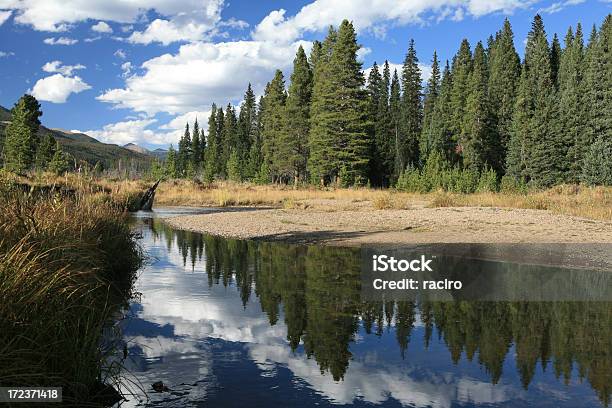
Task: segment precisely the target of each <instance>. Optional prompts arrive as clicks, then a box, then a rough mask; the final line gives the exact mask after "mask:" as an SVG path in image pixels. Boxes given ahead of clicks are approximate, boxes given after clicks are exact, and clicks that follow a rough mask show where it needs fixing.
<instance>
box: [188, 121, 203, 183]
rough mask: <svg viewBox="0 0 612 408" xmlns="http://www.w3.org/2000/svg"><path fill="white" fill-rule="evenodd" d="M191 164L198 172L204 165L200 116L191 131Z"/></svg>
mask: <svg viewBox="0 0 612 408" xmlns="http://www.w3.org/2000/svg"><path fill="white" fill-rule="evenodd" d="M191 164H192V166H193V168H194V170H195V172H196V173H197V172H198V171H199V170H200V167H201V165H202V143H201V141H200V125H199V124H198V118H196V119H195V121H194V123H193V130H192V132H191Z"/></svg>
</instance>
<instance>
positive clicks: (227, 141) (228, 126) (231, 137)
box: [220, 103, 238, 178]
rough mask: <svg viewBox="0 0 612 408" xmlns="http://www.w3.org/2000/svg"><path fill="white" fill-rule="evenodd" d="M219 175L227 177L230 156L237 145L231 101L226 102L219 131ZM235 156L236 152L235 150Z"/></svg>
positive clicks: (236, 130)
mask: <svg viewBox="0 0 612 408" xmlns="http://www.w3.org/2000/svg"><path fill="white" fill-rule="evenodd" d="M221 135H222V137H221V140H222V142H221V145H222V149H221V157H220V159H221V161H222V162H221V176H222V177H223V178H227V176H228V168H227V165H228V163H229V159H230V156H231V154H232V152H234V151H236V148H237V146H238V118H237V117H236V110H235V109H234V107H233V106H232V104H231V103H228V104H227V107H226V108H225V117H224V122H223V131H222V133H221ZM236 157H238V152H237V151H236Z"/></svg>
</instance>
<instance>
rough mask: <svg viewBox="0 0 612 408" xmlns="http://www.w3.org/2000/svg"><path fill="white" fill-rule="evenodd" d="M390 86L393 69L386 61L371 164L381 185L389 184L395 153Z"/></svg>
mask: <svg viewBox="0 0 612 408" xmlns="http://www.w3.org/2000/svg"><path fill="white" fill-rule="evenodd" d="M390 86H391V71H390V69H389V62H388V61H385V65H384V67H383V74H382V80H381V83H380V95H379V97H378V109H377V111H376V118H375V124H374V155H373V165H372V166H371V167H372V168H373V169H374V171H375V177H374V180H373V181H374V182H375V183H376V184H377V185H380V186H389V184H390V177H391V174H392V173H393V159H394V155H393V149H392V143H393V135H394V134H393V129H392V120H391V110H390V107H389V93H390Z"/></svg>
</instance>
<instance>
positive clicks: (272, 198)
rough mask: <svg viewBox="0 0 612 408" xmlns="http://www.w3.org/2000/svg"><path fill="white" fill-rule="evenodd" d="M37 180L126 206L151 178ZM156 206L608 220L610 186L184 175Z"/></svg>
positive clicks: (163, 187) (163, 190) (162, 189)
mask: <svg viewBox="0 0 612 408" xmlns="http://www.w3.org/2000/svg"><path fill="white" fill-rule="evenodd" d="M38 182H39V183H40V184H47V185H48V184H51V183H64V184H66V185H68V186H72V187H73V188H75V189H76V190H78V191H87V193H88V194H90V195H91V196H92V197H93V198H95V197H98V198H99V199H100V200H111V201H112V202H113V203H115V205H118V206H123V207H124V208H130V206H131V205H132V203H134V202H135V201H137V200H138V199H139V198H140V196H141V194H142V193H143V191H144V190H146V188H147V187H150V186H151V184H152V182H151V181H142V180H109V179H95V180H92V179H86V178H83V177H79V176H76V175H72V176H68V178H65V177H59V178H58V177H55V176H51V175H46V176H41V179H40V180H39V181H38ZM155 204H156V205H158V206H174V205H184V206H220V207H226V206H270V207H276V208H285V209H297V210H323V211H345V210H359V209H363V210H368V209H372V208H373V209H377V210H385V209H409V208H414V207H424V206H426V207H499V208H524V209H534V210H548V211H551V212H553V213H555V214H564V215H571V216H577V217H584V218H589V219H595V220H604V221H612V187H586V186H578V185H562V186H557V187H553V188H551V189H548V190H545V191H539V192H530V193H528V194H520V193H475V194H457V193H447V192H441V191H440V192H435V193H428V194H419V193H404V192H397V191H393V190H381V189H368V188H345V189H333V188H328V189H319V188H315V187H311V188H300V189H294V188H293V187H292V186H283V185H265V186H261V185H255V184H249V183H231V182H215V183H211V184H208V183H199V182H193V181H189V180H168V181H163V182H162V183H161V184H160V185H159V187H158V190H157V194H156V198H155Z"/></svg>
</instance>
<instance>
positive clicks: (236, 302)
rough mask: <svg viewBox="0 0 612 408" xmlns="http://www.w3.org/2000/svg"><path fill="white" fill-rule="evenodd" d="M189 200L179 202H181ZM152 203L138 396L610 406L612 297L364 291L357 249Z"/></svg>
mask: <svg viewBox="0 0 612 408" xmlns="http://www.w3.org/2000/svg"><path fill="white" fill-rule="evenodd" d="M172 211H176V210H172ZM168 214H170V212H169V210H165V211H164V210H160V211H157V212H156V213H154V214H150V215H146V214H139V215H138V216H137V218H138V219H137V228H138V229H140V230H141V231H142V234H143V239H142V243H143V246H144V248H145V250H146V251H147V253H148V255H149V256H150V257H151V259H150V262H149V265H148V266H147V267H145V268H144V269H143V271H142V274H141V276H140V277H139V279H138V282H137V290H138V291H139V292H141V293H142V296H141V298H140V299H139V300H138V301H137V302H133V303H132V305H131V309H130V318H128V319H126V320H125V322H124V324H123V330H124V331H123V336H124V341H125V342H126V343H127V345H128V351H129V357H128V359H127V368H128V369H129V371H130V372H131V375H130V377H129V378H131V379H132V380H136V381H140V383H141V384H142V386H143V387H144V388H145V389H147V390H150V388H151V384H152V383H153V382H156V381H163V382H164V383H165V384H166V385H167V386H168V387H169V388H170V389H171V392H166V393H149V398H150V399H149V400H148V401H142V402H140V403H139V402H138V400H137V399H136V398H132V399H131V401H129V402H128V403H126V404H125V405H124V406H133V405H140V406H177V407H178V406H196V407H199V406H202V407H203V406H206V407H245V406H249V407H276V406H279V407H307V406H308V407H309V406H315V405H316V406H349V405H350V406H359V407H361V406H379V407H405V406H408V407H440V408H446V407H475V406H479V407H480V406H486V407H527V406H530V407H533V406H537V407H601V406H606V404H609V402H610V394H611V390H612V377H611V376H612V332H611V331H612V307H611V306H610V304H609V303H568V302H566V303H534V302H530V303H509V302H497V303H493V302H489V303H486V302H454V303H453V302H446V303H425V304H415V303H413V302H399V303H396V304H393V303H387V304H383V303H380V302H379V303H377V302H370V303H367V302H362V301H361V300H360V286H359V285H360V281H359V273H360V266H359V261H360V259H359V252H358V250H353V249H340V248H322V247H314V246H312V247H298V246H289V245H281V244H271V243H256V242H246V241H236V240H226V239H220V238H213V237H209V236H205V235H201V234H196V233H191V232H184V231H177V230H173V229H171V228H169V227H167V226H166V225H164V224H163V223H162V222H161V221H160V220H159V217H163V216H166V215H168Z"/></svg>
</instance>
